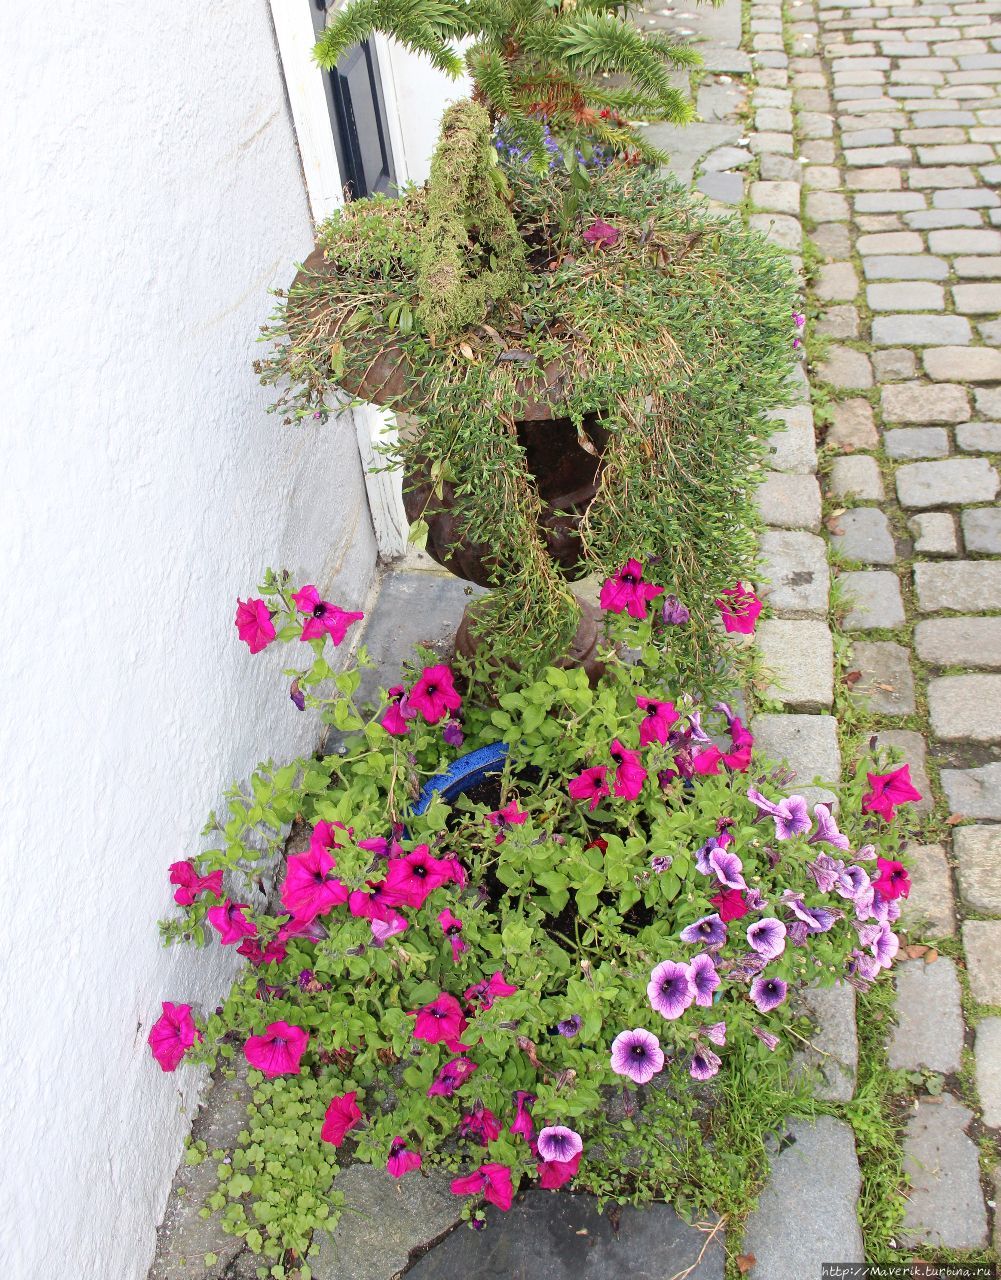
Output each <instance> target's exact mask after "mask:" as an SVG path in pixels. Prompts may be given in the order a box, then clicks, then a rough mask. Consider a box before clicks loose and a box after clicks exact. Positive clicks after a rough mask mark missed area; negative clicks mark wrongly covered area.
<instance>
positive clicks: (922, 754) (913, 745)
mask: <svg viewBox="0 0 1001 1280" xmlns="http://www.w3.org/2000/svg"><path fill="white" fill-rule="evenodd" d="M876 746H877V748H881V747H892V748H894V749H895V751H897V752H898V754H899V755H900V757H901V759H902V761H903V763H904V764H906V765H908V766H909V767H910V778H911V781H912V782H913V783H914V786H915V787H916V788H917V790H918V791H920V792H921V799H920V800H916V801H915V802H914V805H913V806H912V807H913V810H914V812H915V813H931V811H932V789H931V782H930V781H929V778H928V766H927V763H926V759H927V755H928V747H927V744H926V742H925V740H924V735H923V734H920V733H917V732H916V731H915V730H914V729H881V730H880V731H879V733H877V734H876Z"/></svg>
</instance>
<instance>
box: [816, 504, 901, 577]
mask: <svg viewBox="0 0 1001 1280" xmlns="http://www.w3.org/2000/svg"><path fill="white" fill-rule="evenodd" d="M830 532H831V545H832V546H834V547H836V548H837V550H838V551H839V552H840V554H841V555H843V556H844V557H845V558H846V559H847V560H858V561H860V562H861V563H862V564H893V563H894V561H895V560H896V558H897V550H896V547H895V546H894V543H893V534H892V532H891V530H890V521H889V520H888V518H887V516H886V513H885V512H884V511H881V510H880V509H879V508H878V507H855V508H854V509H853V510H851V511H845V512H844V513H843V514H842V515H840V516H838V518H837V521H836V522H835V523H832V525H831V529H830Z"/></svg>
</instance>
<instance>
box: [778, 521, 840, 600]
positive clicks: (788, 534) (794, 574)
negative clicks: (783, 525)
mask: <svg viewBox="0 0 1001 1280" xmlns="http://www.w3.org/2000/svg"><path fill="white" fill-rule="evenodd" d="M761 560H762V571H763V574H764V576H765V577H766V578H767V579H768V582H767V583H766V584H763V585H762V587H761V596H762V598H763V599H766V600H767V601H768V603H769V604H770V605H771V607H772V609H773V611H774V612H775V613H776V614H777V615H779V616H780V617H787V618H810V617H819V618H823V617H826V616H827V602H828V593H829V591H830V570H829V569H828V565H827V546H826V544H825V542H824V540H823V538H819V537H817V535H816V534H813V533H801V532H799V531H793V530H790V531H786V530H780V529H769V530H766V531H765V533H763V534H762V535H761Z"/></svg>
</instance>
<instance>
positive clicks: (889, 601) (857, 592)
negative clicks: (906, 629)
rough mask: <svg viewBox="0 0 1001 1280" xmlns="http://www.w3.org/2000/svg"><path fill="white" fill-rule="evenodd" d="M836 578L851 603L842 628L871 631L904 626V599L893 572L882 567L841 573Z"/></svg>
mask: <svg viewBox="0 0 1001 1280" xmlns="http://www.w3.org/2000/svg"><path fill="white" fill-rule="evenodd" d="M838 581H839V582H840V584H841V588H842V591H843V592H844V595H845V596H846V597H847V599H848V600H849V601H850V602H851V603H850V607H849V609H848V612H847V613H846V614H845V619H844V626H845V630H846V631H874V630H877V629H884V628H893V627H902V626H903V625H904V601H903V598H902V596H901V594H900V582H899V581H898V579H897V575H896V574H895V573H891V572H889V570H886V569H873V570H866V571H864V572H858V573H843V574H841V576H840V578H839V579H838Z"/></svg>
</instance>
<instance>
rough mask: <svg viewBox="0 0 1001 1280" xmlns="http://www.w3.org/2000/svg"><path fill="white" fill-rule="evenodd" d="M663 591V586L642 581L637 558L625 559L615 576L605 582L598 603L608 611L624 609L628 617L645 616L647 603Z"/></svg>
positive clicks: (621, 610) (615, 611)
mask: <svg viewBox="0 0 1001 1280" xmlns="http://www.w3.org/2000/svg"><path fill="white" fill-rule="evenodd" d="M663 592H664V588H663V587H655V586H654V585H653V583H651V582H644V581H643V566H642V565H641V564H640V562H639V561H638V560H627V561H626V563H625V564H624V565H623V566H622V568H621V569H620V570H619V571H618V573H617V574H616V575H615V577H614V578H609V579H608V580H607V581H606V582H605V584H604V586H603V587H602V588H601V595H600V596H599V597H598V603H599V604H600V605H601V607H602V609H607V610H608V612H609V613H622V612H623V611H625V612H626V613H628V614H629V616H630V618H645V617H646V607H647V604H648V603H649V602H650V601H651V600H654V599H656V597H657V596H659V595H662V594H663Z"/></svg>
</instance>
